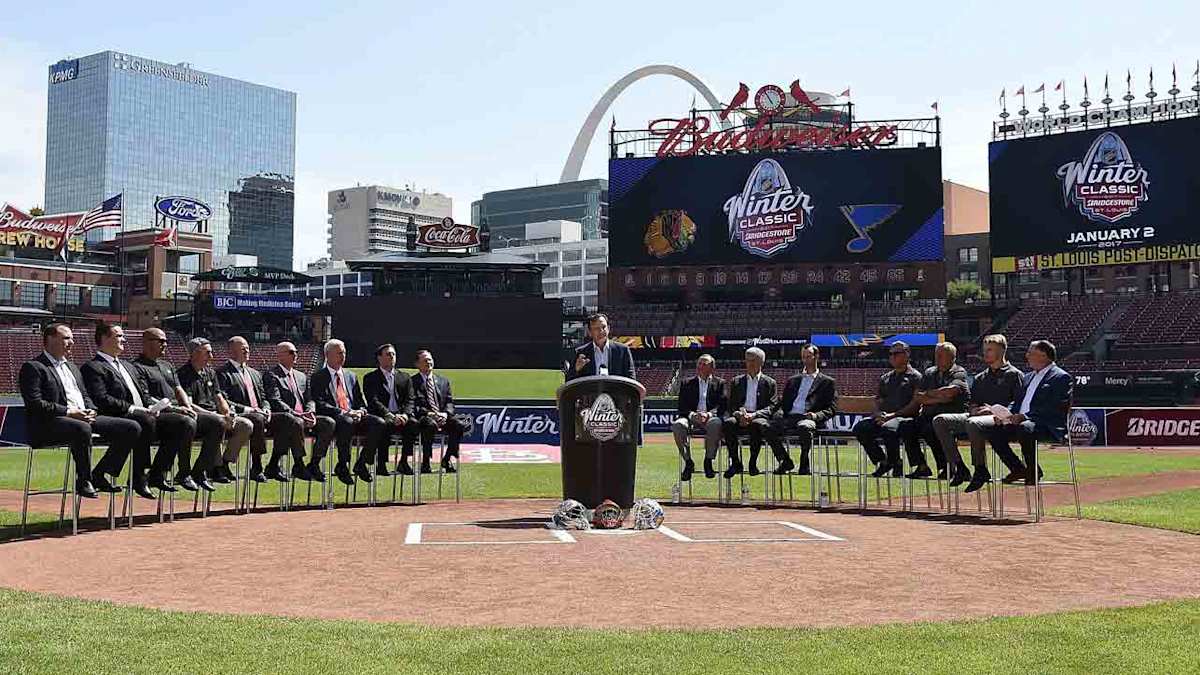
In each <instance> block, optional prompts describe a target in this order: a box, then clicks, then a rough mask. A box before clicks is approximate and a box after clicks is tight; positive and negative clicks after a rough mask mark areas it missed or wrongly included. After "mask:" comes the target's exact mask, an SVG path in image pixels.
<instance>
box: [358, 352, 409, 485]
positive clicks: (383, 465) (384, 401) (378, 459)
mask: <svg viewBox="0 0 1200 675" xmlns="http://www.w3.org/2000/svg"><path fill="white" fill-rule="evenodd" d="M375 362H376V363H378V364H379V367H378V368H376V369H375V370H372V371H371V372H369V373H367V374H366V375H363V396H364V397H366V399H367V410H368V411H369V412H370V413H371V414H372V415H374V416H376V417H378V418H380V419H382V420H383V421H384V422H385V423H386V424H387V428H386V429H385V431H384V433H383V434H382V435H381V436H380V438H379V445H378V446H377V447H376V449H375V475H376V476H390V475H391V472H390V471H388V468H387V461H388V450H389V449H390V448H391V446H392V438H393V437H395V436H401V438H402V443H403V450H402V451H401V454H400V461H399V462H398V463H397V465H396V470H397V471H399V472H401V473H403V474H406V475H410V476H411V475H412V467H410V466H409V465H408V459H407V458H408V456H409V455H411V454H412V448H413V441H415V440H416V437H417V432H416V419H415V417H414V415H413V389H412V378H410V377H409V376H408V373H406V372H404V371H403V370H399V369H397V368H396V348H395V347H394V346H392V345H391V343H387V344H382V345H379V347H378V348H377V349H376V350H375Z"/></svg>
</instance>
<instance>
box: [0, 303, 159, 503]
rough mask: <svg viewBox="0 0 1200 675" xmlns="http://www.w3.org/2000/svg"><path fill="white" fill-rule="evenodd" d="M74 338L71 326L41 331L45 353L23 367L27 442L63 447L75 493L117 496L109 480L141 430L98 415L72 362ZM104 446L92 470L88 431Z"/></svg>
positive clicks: (20, 378)
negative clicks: (72, 472) (69, 458)
mask: <svg viewBox="0 0 1200 675" xmlns="http://www.w3.org/2000/svg"><path fill="white" fill-rule="evenodd" d="M74 344H75V336H74V335H73V334H72V333H71V329H70V327H68V326H66V325H64V324H61V323H52V324H50V325H48V326H46V327H45V328H44V329H42V345H43V348H44V351H43V352H42V353H41V354H39V355H38V356H37V357H36V358H34V359H31V360H29V361H26V362H25V363H24V364H23V365H22V366H21V373H20V375H18V376H17V382H18V383H19V385H20V389H21V398H22V400H24V401H25V416H26V419H27V420H28V423H29V436H30V440H29V442H30V444H32V445H33V446H34V447H43V446H48V445H52V444H55V443H65V444H67V445H68V446H69V447H70V449H71V456H72V457H73V458H74V460H75V491H76V493H78V494H79V495H80V496H82V497H88V498H94V497H96V492H97V490H101V491H104V492H120V491H121V488H119V487H117V486H115V485H113V484H112V483H110V482H109V480H108V476H118V475H120V473H121V467H122V466H124V465H125V458H127V457H128V456H129V451H130V449H132V448H133V445H134V444H135V443H137V440H138V434H139V433H140V432H141V429H140V427H139V426H138V424H137V422H134V421H133V420H127V419H121V418H119V417H110V416H107V415H99V414H97V412H96V406H95V405H93V404H92V399H91V398H90V397H89V396H88V392H87V388H86V387H85V386H84V384H83V375H81V374H80V372H79V368H76V367H75V364H73V363H71V348H72V347H73V346H74ZM93 432H94V433H97V434H100V436H101V437H102V438H103V439H104V440H105V441H107V442H108V444H109V445H108V450H107V451H106V452H105V453H104V457H103V458H101V460H100V461H99V462H98V463H97V464H96V468H95V470H94V471H93V470H92V433H93Z"/></svg>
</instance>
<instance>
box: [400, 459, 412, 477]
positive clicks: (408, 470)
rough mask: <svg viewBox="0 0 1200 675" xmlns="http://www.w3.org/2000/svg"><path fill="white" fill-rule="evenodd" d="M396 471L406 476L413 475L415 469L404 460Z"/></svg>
mask: <svg viewBox="0 0 1200 675" xmlns="http://www.w3.org/2000/svg"><path fill="white" fill-rule="evenodd" d="M396 470H397V471H399V472H400V473H401V474H402V475H405V476H411V475H413V468H412V467H411V466H409V465H408V462H406V461H404V460H400V463H399V464H397V465H396Z"/></svg>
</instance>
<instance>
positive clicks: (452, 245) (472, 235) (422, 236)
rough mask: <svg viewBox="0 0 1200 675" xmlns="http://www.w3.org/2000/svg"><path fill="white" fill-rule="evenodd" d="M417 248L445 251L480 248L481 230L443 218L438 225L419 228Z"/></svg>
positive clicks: (431, 224)
mask: <svg viewBox="0 0 1200 675" xmlns="http://www.w3.org/2000/svg"><path fill="white" fill-rule="evenodd" d="M417 246H426V247H428V248H444V249H458V248H470V247H472V246H479V228H478V227H477V226H475V225H464V224H462V223H456V222H454V219H453V218H449V217H447V218H442V219H441V221H439V222H437V223H430V224H428V225H421V226H419V227H418V228H417Z"/></svg>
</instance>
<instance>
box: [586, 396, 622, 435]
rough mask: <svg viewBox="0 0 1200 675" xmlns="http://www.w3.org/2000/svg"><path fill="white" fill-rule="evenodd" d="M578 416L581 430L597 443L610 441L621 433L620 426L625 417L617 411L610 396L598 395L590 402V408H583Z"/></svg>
mask: <svg viewBox="0 0 1200 675" xmlns="http://www.w3.org/2000/svg"><path fill="white" fill-rule="evenodd" d="M580 416H581V417H582V418H583V428H584V429H587V432H588V434H590V435H591V436H592V438H594V439H596V440H598V441H611V440H612V439H614V438H616V437H617V434H619V433H621V424H622V423H623V422H624V421H625V416H624V415H622V414H621V411H620V410H617V404H616V403H614V402H613V399H612V396H609V395H608V394H600V395H599V396H597V397H596V400H595V401H593V402H592V407H590V408H585V409H584V410H583V412H582V413H580Z"/></svg>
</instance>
